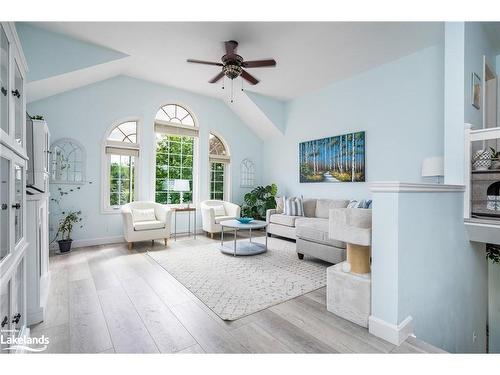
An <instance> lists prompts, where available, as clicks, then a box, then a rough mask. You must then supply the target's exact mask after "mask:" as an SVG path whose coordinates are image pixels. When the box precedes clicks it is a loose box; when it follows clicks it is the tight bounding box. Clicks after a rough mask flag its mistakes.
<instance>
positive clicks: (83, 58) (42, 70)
mask: <svg viewBox="0 0 500 375" xmlns="http://www.w3.org/2000/svg"><path fill="white" fill-rule="evenodd" d="M16 29H17V33H18V35H19V39H20V41H21V44H22V46H23V50H24V53H25V56H26V60H27V61H28V66H29V70H28V81H37V80H40V79H44V78H48V77H52V76H56V75H60V74H64V73H68V72H72V71H75V70H78V69H83V68H87V67H89V66H93V65H98V64H103V63H106V62H109V61H113V60H117V59H122V58H124V57H127V56H128V55H126V54H124V53H122V52H119V51H114V50H111V49H109V48H105V47H102V46H98V45H95V44H91V43H87V42H84V41H81V40H77V39H74V38H71V37H69V36H67V35H63V34H58V33H54V32H51V31H48V30H44V29H41V28H39V27H34V26H32V25H29V24H27V23H25V22H17V23H16Z"/></svg>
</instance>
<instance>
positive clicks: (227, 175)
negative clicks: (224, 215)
mask: <svg viewBox="0 0 500 375" xmlns="http://www.w3.org/2000/svg"><path fill="white" fill-rule="evenodd" d="M210 134H212V135H214V136H216V137H217V138H219V140H220V141H221V142H222V144H223V145H224V148H225V149H226V157H220V156H219V155H217V158H218V159H226V160H227V161H225V162H224V164H225V167H224V199H223V200H224V201H226V202H231V199H232V190H233V189H232V188H231V187H232V184H231V175H232V173H231V169H232V168H231V165H232V163H231V148H230V147H229V144H228V143H227V141H226V139H225V138H224V137H223V136H222V135H221V134H220V133H219V132H218V131H216V130H213V129H210V130H209V131H208V135H207V171H208V173H207V186H208V199H212V198H211V186H210V185H211V182H212V177H211V172H212V165H211V164H212V162H211V160H210ZM214 157H215V155H214ZM217 162H218V163H219V162H223V161H222V160H221V161H217Z"/></svg>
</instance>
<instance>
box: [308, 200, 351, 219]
mask: <svg viewBox="0 0 500 375" xmlns="http://www.w3.org/2000/svg"><path fill="white" fill-rule="evenodd" d="M348 204H349V201H348V200H345V199H318V200H317V202H316V215H315V216H316V217H319V218H322V219H328V215H329V211H330V209H332V208H345V207H347V205H348Z"/></svg>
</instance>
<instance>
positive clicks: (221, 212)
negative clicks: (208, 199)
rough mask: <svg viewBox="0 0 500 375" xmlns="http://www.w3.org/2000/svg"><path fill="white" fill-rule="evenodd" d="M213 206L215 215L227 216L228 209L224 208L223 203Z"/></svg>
mask: <svg viewBox="0 0 500 375" xmlns="http://www.w3.org/2000/svg"><path fill="white" fill-rule="evenodd" d="M212 208H213V209H214V211H215V212H214V214H215V216H226V209H225V208H224V205H223V204H221V205H220V206H212Z"/></svg>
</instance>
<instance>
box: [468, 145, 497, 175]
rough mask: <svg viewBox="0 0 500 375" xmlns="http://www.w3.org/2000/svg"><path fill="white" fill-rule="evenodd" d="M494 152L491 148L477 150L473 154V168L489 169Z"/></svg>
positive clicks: (477, 169)
mask: <svg viewBox="0 0 500 375" xmlns="http://www.w3.org/2000/svg"><path fill="white" fill-rule="evenodd" d="M492 158H493V152H491V150H477V151H476V152H475V153H474V155H473V156H472V169H473V170H475V171H487V170H488V169H489V168H490V167H491V159H492Z"/></svg>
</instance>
